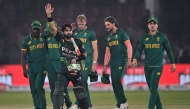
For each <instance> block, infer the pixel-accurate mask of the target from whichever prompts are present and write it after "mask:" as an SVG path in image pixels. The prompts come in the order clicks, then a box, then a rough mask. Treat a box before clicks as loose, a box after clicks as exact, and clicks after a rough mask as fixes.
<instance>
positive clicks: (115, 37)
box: [106, 29, 129, 60]
mask: <svg viewBox="0 0 190 109" xmlns="http://www.w3.org/2000/svg"><path fill="white" fill-rule="evenodd" d="M125 41H129V36H128V35H127V33H126V32H125V31H123V30H122V29H117V30H116V31H115V32H114V33H113V34H109V35H108V36H107V37H106V44H107V47H109V49H110V52H111V58H110V60H126V59H127V58H128V56H127V47H126V45H125Z"/></svg>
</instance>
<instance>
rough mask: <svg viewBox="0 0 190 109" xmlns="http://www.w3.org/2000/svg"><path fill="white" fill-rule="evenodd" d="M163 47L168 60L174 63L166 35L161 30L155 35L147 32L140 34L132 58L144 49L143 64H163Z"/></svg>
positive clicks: (138, 55) (137, 56) (153, 65)
mask: <svg viewBox="0 0 190 109" xmlns="http://www.w3.org/2000/svg"><path fill="white" fill-rule="evenodd" d="M164 49H165V50H166V52H167V54H168V57H169V59H170V62H171V63H172V64H174V63H175V62H174V56H173V53H172V50H171V47H170V43H169V41H168V38H167V37H166V35H165V34H163V33H161V32H157V33H156V35H154V36H152V35H150V33H148V34H145V35H143V36H142V38H141V40H140V44H139V46H138V48H137V51H136V53H135V56H134V58H135V59H138V58H139V57H140V55H141V53H142V51H143V50H144V53H145V66H147V67H157V66H158V67H159V66H163V54H164Z"/></svg>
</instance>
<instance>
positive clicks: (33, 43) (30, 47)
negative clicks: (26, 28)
mask: <svg viewBox="0 0 190 109" xmlns="http://www.w3.org/2000/svg"><path fill="white" fill-rule="evenodd" d="M45 38H46V35H45V34H40V36H39V37H38V38H33V37H32V36H31V35H29V36H28V37H26V38H25V39H24V40H23V42H22V47H21V50H25V51H27V53H28V62H29V63H40V62H45V61H46V53H47V47H46V46H47V44H46V39H45Z"/></svg>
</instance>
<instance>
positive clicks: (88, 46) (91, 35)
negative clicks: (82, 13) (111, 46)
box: [73, 27, 97, 60]
mask: <svg viewBox="0 0 190 109" xmlns="http://www.w3.org/2000/svg"><path fill="white" fill-rule="evenodd" d="M73 36H75V38H78V39H80V40H81V41H82V42H83V43H84V46H85V50H86V52H87V58H86V60H88V59H90V60H92V50H93V49H92V43H91V42H92V41H97V38H96V34H95V32H94V31H93V30H92V29H89V28H87V27H86V28H85V29H84V30H79V29H75V30H74V31H73Z"/></svg>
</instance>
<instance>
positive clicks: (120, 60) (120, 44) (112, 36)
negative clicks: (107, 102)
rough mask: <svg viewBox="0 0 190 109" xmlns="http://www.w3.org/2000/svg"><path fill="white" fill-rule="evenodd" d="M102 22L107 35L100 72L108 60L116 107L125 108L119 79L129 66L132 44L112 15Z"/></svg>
mask: <svg viewBox="0 0 190 109" xmlns="http://www.w3.org/2000/svg"><path fill="white" fill-rule="evenodd" d="M104 23H105V26H106V29H107V31H108V32H109V35H108V36H107V37H106V45H107V46H106V52H105V57H104V67H103V70H102V73H103V74H105V73H106V70H107V66H108V63H109V61H110V68H111V79H112V86H113V91H114V94H115V98H116V101H117V104H116V106H117V107H116V109H127V108H128V103H127V98H126V97H125V95H124V90H123V86H122V83H121V79H122V78H123V75H124V74H125V72H126V68H128V67H131V58H132V46H131V43H130V39H129V36H128V35H127V33H126V32H125V31H123V30H122V29H119V28H117V21H116V19H115V18H114V17H112V16H109V17H106V18H105V19H104Z"/></svg>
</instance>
